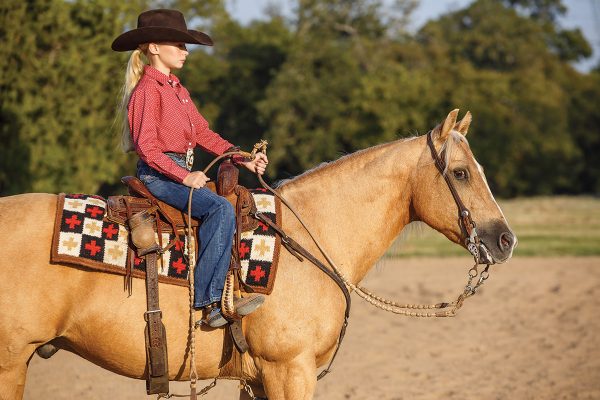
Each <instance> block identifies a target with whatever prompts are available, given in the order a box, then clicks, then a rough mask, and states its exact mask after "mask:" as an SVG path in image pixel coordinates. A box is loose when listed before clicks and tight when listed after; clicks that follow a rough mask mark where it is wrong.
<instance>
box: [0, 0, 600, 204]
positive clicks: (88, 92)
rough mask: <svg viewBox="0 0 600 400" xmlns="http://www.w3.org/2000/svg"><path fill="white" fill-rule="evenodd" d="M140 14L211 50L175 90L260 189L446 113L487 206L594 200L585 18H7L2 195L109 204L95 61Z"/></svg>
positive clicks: (209, 10)
mask: <svg viewBox="0 0 600 400" xmlns="http://www.w3.org/2000/svg"><path fill="white" fill-rule="evenodd" d="M154 7H168V8H177V9H180V10H181V11H183V13H184V14H185V16H186V18H187V20H188V24H189V25H190V28H197V29H200V30H203V31H206V32H208V33H209V34H210V35H211V36H212V37H213V39H214V41H215V46H214V47H213V48H206V47H202V46H190V49H191V54H190V56H189V59H188V62H187V63H186V65H185V67H184V68H183V69H182V70H181V71H180V72H179V73H178V75H179V76H180V77H181V79H182V81H183V82H184V84H185V86H186V87H187V88H188V89H189V91H190V92H191V94H192V97H193V99H194V101H195V103H196V105H197V106H198V108H199V109H200V111H201V113H202V114H203V115H204V116H205V117H206V118H207V119H208V120H209V121H210V123H211V127H212V128H213V130H215V131H216V132H219V133H220V134H221V135H223V136H224V137H226V138H227V139H228V140H230V141H231V142H233V143H235V144H239V145H242V146H243V147H244V148H247V147H248V146H250V145H251V144H253V143H255V142H256V141H257V140H258V139H260V138H265V139H267V140H269V141H270V143H271V147H270V153H269V154H270V159H271V164H270V168H269V171H268V172H269V178H271V179H272V180H273V179H280V178H287V177H290V176H293V175H296V174H298V173H299V172H302V171H304V170H306V169H308V168H310V167H313V166H315V165H316V164H318V163H320V162H322V161H325V160H331V159H335V158H337V157H339V156H340V155H343V154H346V153H348V152H352V151H355V150H357V149H361V148H364V147H367V146H371V145H375V144H378V143H382V142H385V141H391V140H394V139H397V138H401V137H406V136H411V135H415V134H423V133H426V132H427V131H428V130H429V129H431V128H433V127H434V126H435V124H437V122H439V121H440V120H442V119H443V118H444V117H445V115H446V114H447V113H448V112H449V111H450V110H451V109H454V108H460V109H461V110H462V111H463V112H465V111H466V110H470V111H471V112H472V113H473V116H474V121H473V125H472V128H471V130H472V135H473V138H472V140H471V145H472V148H473V150H474V153H475V155H476V156H477V158H478V160H479V161H480V163H481V164H483V166H484V167H485V169H486V175H487V178H488V180H489V183H490V186H491V188H492V191H493V192H494V193H495V194H496V195H497V196H500V197H503V198H511V197H515V196H534V195H552V194H598V193H600V165H599V163H598V161H597V160H598V158H597V157H596V156H594V155H595V154H600V132H599V129H600V107H598V105H599V104H600V68H599V65H600V62H599V60H600V58H598V56H597V55H594V53H593V51H592V48H593V47H592V46H593V45H595V46H596V47H598V45H599V40H600V39H598V32H597V30H598V18H600V17H599V15H600V14H599V13H600V4H599V2H598V1H597V0H591V1H588V0H571V1H565V0H476V1H469V0H463V1H432V0H429V1H423V2H422V3H421V2H419V1H418V0H386V1H384V0H300V1H297V0H277V1H274V0H271V1H269V0H261V1H246V0H237V1H224V0H203V1H192V0H173V1H150V0H148V1H141V0H136V1H127V2H123V1H120V0H95V1H83V0H73V1H63V0H28V1H16V0H7V1H3V2H2V5H0V12H1V15H2V24H1V27H0V37H2V42H3V44H2V47H1V49H0V52H1V54H0V63H1V64H2V65H0V70H1V71H2V75H1V76H0V90H1V105H0V121H1V133H0V135H1V137H0V138H1V141H2V144H3V146H2V147H1V148H0V195H4V196H5V195H11V194H17V193H23V192H51V193H57V192H61V191H62V192H86V193H99V194H101V195H108V194H111V193H113V192H115V191H117V190H120V189H121V188H120V183H119V178H120V177H121V176H123V175H126V174H131V173H133V172H134V164H135V160H136V156H135V154H123V153H122V152H121V151H120V149H119V147H118V136H119V135H118V132H117V129H116V126H115V125H114V119H115V108H116V104H117V101H118V98H119V96H118V92H119V89H120V86H121V85H122V82H123V77H124V68H125V64H126V61H127V57H128V54H121V53H116V52H113V51H112V50H111V49H110V43H111V42H112V40H113V39H114V38H115V37H116V36H117V35H118V34H119V33H121V32H122V31H124V30H126V29H129V28H131V27H135V25H136V21H137V20H136V18H137V15H138V14H139V12H140V11H141V10H145V9H148V8H154ZM427 18H431V19H429V20H427ZM583 26H585V27H586V33H587V36H586V35H584V33H583V31H582V27H583ZM594 35H596V36H595V37H594ZM592 39H593V40H592ZM203 160H208V158H205V159H202V158H201V159H200V160H199V162H198V165H197V167H198V168H199V167H201V166H202V165H204V164H202V163H203V162H204V161H203Z"/></svg>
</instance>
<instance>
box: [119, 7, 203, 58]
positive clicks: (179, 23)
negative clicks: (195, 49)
mask: <svg viewBox="0 0 600 400" xmlns="http://www.w3.org/2000/svg"><path fill="white" fill-rule="evenodd" d="M158 42H183V43H193V44H203V45H205V46H212V45H213V41H212V39H211V38H210V36H208V35H207V34H206V33H203V32H199V31H194V30H191V29H188V28H187V25H186V24H185V19H184V18H183V14H182V13H181V12H179V11H177V10H165V9H159V10H150V11H145V12H143V13H141V14H140V15H139V17H138V24H137V29H133V30H131V31H128V32H125V33H122V34H121V35H119V36H118V37H117V38H116V39H115V40H114V41H113V42H112V45H111V48H112V49H113V50H114V51H128V50H135V49H137V48H138V46H139V45H140V44H142V43H158Z"/></svg>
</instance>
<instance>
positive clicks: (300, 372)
mask: <svg viewBox="0 0 600 400" xmlns="http://www.w3.org/2000/svg"><path fill="white" fill-rule="evenodd" d="M260 364H261V371H262V382H263V385H264V388H265V392H266V395H267V398H268V399H269V400H310V399H312V398H313V395H314V393H315V386H316V384H317V373H316V366H315V358H314V355H312V356H310V355H308V354H306V355H304V354H302V355H299V356H297V357H295V358H294V359H292V360H287V361H284V362H283V361H276V362H268V361H261V363H260Z"/></svg>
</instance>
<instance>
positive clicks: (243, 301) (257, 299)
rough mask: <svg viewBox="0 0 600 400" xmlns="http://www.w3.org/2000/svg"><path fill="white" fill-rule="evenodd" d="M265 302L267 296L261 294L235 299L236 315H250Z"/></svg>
mask: <svg viewBox="0 0 600 400" xmlns="http://www.w3.org/2000/svg"><path fill="white" fill-rule="evenodd" d="M264 302H265V296H263V295H261V294H249V295H247V296H246V297H242V298H239V299H235V300H234V301H233V305H234V307H235V311H236V313H238V314H239V315H241V316H244V315H248V314H250V313H252V312H253V311H255V310H256V309H257V308H258V307H260V306H261V304H262V303H264Z"/></svg>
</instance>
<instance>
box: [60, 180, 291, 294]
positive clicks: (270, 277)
mask: <svg viewBox="0 0 600 400" xmlns="http://www.w3.org/2000/svg"><path fill="white" fill-rule="evenodd" d="M250 192H251V193H252V195H253V196H254V200H255V203H256V207H257V210H258V211H259V212H262V213H264V214H265V215H266V216H268V217H269V218H271V220H273V221H276V222H277V224H281V221H280V218H281V212H280V203H279V200H278V199H277V198H276V197H274V196H273V195H271V194H270V193H268V192H266V191H265V190H264V189H254V190H250ZM106 209H107V204H106V200H105V199H104V198H102V197H100V196H95V195H86V194H64V193H61V194H59V197H58V205H57V209H56V220H55V226H54V235H53V239H52V252H51V261H52V262H54V263H67V264H74V265H81V266H85V267H88V268H91V269H93V270H99V271H104V272H110V273H116V274H120V275H125V273H126V266H127V265H129V263H130V262H131V258H132V257H133V264H132V269H131V274H132V276H134V277H137V278H144V277H145V275H146V263H145V260H144V259H143V258H139V257H137V256H136V255H135V252H134V251H131V250H132V249H133V247H130V246H131V244H130V240H129V228H128V227H127V226H125V225H120V224H118V223H116V222H114V221H111V220H109V219H107V218H106ZM174 238H175V234H174V233H171V232H162V245H163V246H166V245H167V244H168V243H170V242H171V241H172V240H173V239H174ZM157 239H158V234H157ZM185 242H186V237H185V235H183V234H180V235H179V241H175V245H174V246H173V247H171V248H170V249H169V250H167V251H165V252H164V253H163V255H162V257H159V262H158V273H159V281H160V282H164V283H170V284H175V285H180V286H187V285H188V282H187V279H188V272H189V268H188V265H187V263H186V258H185V256H184V253H183V251H184V248H185V247H184V246H185ZM280 245H281V242H280V238H279V236H277V234H276V232H274V231H273V230H272V229H271V228H269V227H267V226H266V225H264V224H262V223H259V225H258V227H257V228H256V229H255V230H254V231H248V232H243V233H242V235H241V242H240V248H239V252H240V259H241V267H242V277H243V279H244V282H245V283H246V284H247V285H249V286H250V287H252V288H253V290H254V291H255V292H257V293H263V294H269V293H271V291H272V290H273V284H274V282H275V276H276V272H277V264H278V261H279V248H280Z"/></svg>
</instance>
